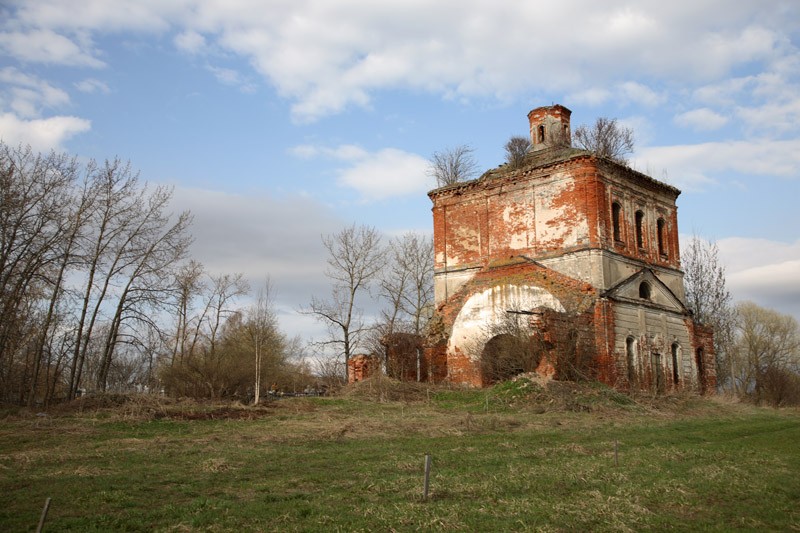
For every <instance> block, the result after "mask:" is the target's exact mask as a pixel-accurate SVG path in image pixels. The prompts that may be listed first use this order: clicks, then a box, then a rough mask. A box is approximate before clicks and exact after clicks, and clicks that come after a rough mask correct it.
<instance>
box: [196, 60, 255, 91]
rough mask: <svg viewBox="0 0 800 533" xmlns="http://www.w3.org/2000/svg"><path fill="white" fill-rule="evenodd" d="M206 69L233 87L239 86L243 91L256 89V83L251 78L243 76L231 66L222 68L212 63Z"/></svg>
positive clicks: (218, 79)
mask: <svg viewBox="0 0 800 533" xmlns="http://www.w3.org/2000/svg"><path fill="white" fill-rule="evenodd" d="M206 69H207V70H208V71H209V72H211V73H212V74H213V75H214V77H215V78H216V79H217V81H219V82H220V83H223V84H225V85H231V86H233V87H238V88H239V90H240V91H242V92H243V93H254V92H255V91H256V85H255V84H254V83H253V82H251V81H250V80H248V79H246V78H245V77H243V76H242V75H241V74H240V73H239V72H238V71H236V70H233V69H229V68H222V67H215V66H212V65H208V66H206Z"/></svg>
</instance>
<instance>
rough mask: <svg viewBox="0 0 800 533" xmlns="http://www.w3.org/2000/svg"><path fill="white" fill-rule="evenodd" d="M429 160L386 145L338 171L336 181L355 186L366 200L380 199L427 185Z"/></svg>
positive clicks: (423, 188) (416, 191)
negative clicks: (337, 179)
mask: <svg viewBox="0 0 800 533" xmlns="http://www.w3.org/2000/svg"><path fill="white" fill-rule="evenodd" d="M427 167H428V161H427V160H426V159H424V158H422V157H420V156H418V155H416V154H410V153H408V152H403V151H401V150H395V149H393V148H385V149H383V150H380V151H378V152H375V153H373V154H369V155H368V156H367V157H365V158H363V159H360V160H357V161H356V163H355V164H354V165H353V166H352V167H350V168H347V169H344V170H342V171H340V173H339V183H341V184H343V185H346V186H348V187H352V188H353V189H356V190H357V191H358V192H359V193H360V194H361V196H362V197H363V198H364V199H365V200H381V199H384V198H389V197H392V196H405V195H409V194H415V193H420V192H424V191H425V190H426V189H428V188H430V187H429V185H430V183H429V182H430V180H429V178H428V176H427V175H426V169H427Z"/></svg>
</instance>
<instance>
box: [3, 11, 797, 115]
mask: <svg viewBox="0 0 800 533" xmlns="http://www.w3.org/2000/svg"><path fill="white" fill-rule="evenodd" d="M798 9H799V8H798V6H796V5H793V4H787V3H786V2H783V1H781V0H764V1H761V2H755V1H743V2H736V3H735V5H726V6H725V9H724V13H721V10H720V9H719V6H718V5H717V4H716V3H713V2H711V3H704V2H700V3H695V4H693V5H692V6H691V7H690V8H689V7H686V6H677V5H672V4H664V3H663V2H655V1H645V2H640V3H637V4H636V5H635V6H633V5H632V4H631V3H630V2H627V1H624V0H612V1H610V2H605V3H588V2H577V3H575V2H562V3H559V4H550V5H547V6H542V5H540V4H531V3H519V2H516V1H514V0H495V1H493V2H486V1H482V0H460V1H456V0H442V1H440V2H435V3H431V2H424V1H422V0H412V1H404V2H399V1H387V2H372V1H367V0H349V1H344V2H319V1H315V0H296V1H293V2H278V3H273V4H272V5H271V6H270V9H264V8H263V5H262V3H261V2H258V1H256V0H238V1H224V2H223V1H221V0H216V1H205V2H198V1H196V0H178V1H175V2H161V1H156V0H118V1H115V2H106V1H103V0H86V1H85V2H82V4H81V16H75V13H74V7H73V6H72V2H67V1H64V0H41V1H39V2H32V3H29V4H25V5H24V6H23V7H19V8H18V9H17V11H16V13H15V15H16V18H15V20H14V21H13V24H9V25H10V26H14V28H15V29H14V31H13V32H10V33H7V34H5V35H6V42H5V48H6V50H7V52H8V53H9V54H10V55H12V56H14V57H17V58H26V57H27V58H29V60H48V61H51V62H60V63H63V64H84V65H89V66H91V65H94V66H100V64H101V63H100V62H99V60H98V59H96V54H95V52H94V51H93V50H92V49H91V40H89V39H84V40H83V42H81V40H80V39H78V38H77V35H78V34H79V33H81V32H83V33H85V34H86V35H90V36H91V35H93V34H96V33H100V32H103V33H108V32H115V31H125V30H134V31H158V32H164V31H167V30H168V29H172V30H174V31H175V32H177V37H175V44H176V46H178V47H179V48H181V49H182V50H185V51H190V52H196V53H198V52H200V51H202V50H204V49H214V50H216V51H223V52H232V53H234V54H237V55H239V56H241V57H243V58H244V59H246V60H247V61H249V62H250V63H251V64H252V65H253V66H254V68H255V69H256V70H257V71H258V72H259V73H260V74H261V75H262V76H263V77H264V78H265V79H266V80H268V81H269V83H271V84H272V85H273V86H274V87H275V88H276V89H277V90H278V92H279V93H280V94H281V95H282V96H284V97H286V98H288V99H290V100H291V101H292V102H293V108H292V109H293V113H294V116H295V118H296V119H298V120H301V121H308V120H315V119H318V118H320V117H323V116H326V115H330V114H333V113H338V112H341V111H342V110H345V109H347V108H349V107H351V106H361V107H369V106H370V105H371V102H372V98H373V94H374V93H375V92H376V91H380V90H383V89H394V88H402V89H412V90H420V91H426V92H433V93H436V94H439V95H441V96H443V97H445V98H456V99H465V98H466V99H471V98H476V97H477V98H484V97H491V98H496V99H499V100H500V101H504V100H505V99H506V98H508V97H509V96H513V95H518V94H522V93H529V92H530V91H536V92H540V93H541V92H549V93H553V92H560V93H562V94H563V93H577V94H582V97H583V98H584V100H583V101H587V102H588V101H594V102H598V101H600V100H601V99H603V98H604V96H605V93H604V92H603V91H604V90H607V88H614V87H616V88H615V89H614V91H615V92H616V93H618V94H619V95H620V97H622V98H628V99H630V100H631V101H633V102H635V103H639V104H644V105H658V104H659V103H660V102H662V101H663V98H664V94H663V93H662V91H661V90H660V89H658V87H663V86H668V85H672V84H675V83H686V82H688V83H690V84H696V83H718V82H720V80H721V79H722V78H724V77H725V76H727V75H729V74H730V73H731V72H732V71H734V69H737V68H741V69H752V68H753V66H754V65H756V66H757V67H756V68H759V67H760V68H762V69H763V70H768V69H769V68H774V69H785V68H787V67H786V65H790V64H791V62H789V61H787V59H786V58H788V57H792V56H795V55H797V51H796V49H795V48H794V47H793V45H792V44H791V40H790V39H791V37H792V36H793V35H794V29H795V28H794V24H793V22H792V21H793V20H797V19H798V18H800V13H798ZM558 21H561V23H559V22H558ZM567 22H568V23H567ZM565 28H566V29H565ZM37 32H39V36H40V37H41V38H34V35H35V34H36V33H37ZM59 32H60V33H59ZM64 35H75V36H76V37H75V38H74V40H71V39H68V38H67V37H64ZM23 41H26V42H27V43H28V44H29V46H25V45H23V44H22V42H23ZM48 42H49V43H51V44H47V43H48ZM45 50H46V51H47V53H45ZM51 50H52V51H53V52H54V53H50V51H51ZM222 79H223V80H224V77H223V78H222ZM631 79H647V80H648V81H647V83H646V85H645V84H644V83H635V84H631V83H630V80H631ZM765 83H766V81H765ZM588 84H592V86H594V87H596V89H594V90H592V91H589V92H586V91H584V89H583V88H584V87H586V86H587V85H588ZM623 103H624V102H623Z"/></svg>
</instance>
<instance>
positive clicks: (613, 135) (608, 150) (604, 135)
mask: <svg viewBox="0 0 800 533" xmlns="http://www.w3.org/2000/svg"><path fill="white" fill-rule="evenodd" d="M573 138H574V139H575V144H577V145H578V146H579V147H580V148H583V149H584V150H589V151H590V152H594V153H595V154H596V155H598V156H601V157H607V158H609V159H611V160H612V161H616V162H617V163H620V164H627V160H626V158H625V156H626V155H627V154H629V153H631V152H633V147H634V141H633V130H632V129H630V128H624V127H622V126H620V125H619V124H618V123H617V119H615V118H612V119H609V118H605V117H599V118H598V119H597V121H596V122H595V123H594V125H593V126H591V127H590V126H586V125H582V126H580V127H578V129H576V130H575V133H574V135H573Z"/></svg>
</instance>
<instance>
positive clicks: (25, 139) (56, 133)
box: [0, 113, 91, 152]
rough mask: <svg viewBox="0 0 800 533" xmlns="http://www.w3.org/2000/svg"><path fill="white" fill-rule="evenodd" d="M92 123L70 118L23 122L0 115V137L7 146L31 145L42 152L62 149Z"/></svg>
mask: <svg viewBox="0 0 800 533" xmlns="http://www.w3.org/2000/svg"><path fill="white" fill-rule="evenodd" d="M90 128H91V122H90V121H88V120H86V119H82V118H78V117H69V116H58V117H50V118H46V119H34V120H22V119H20V118H18V117H16V116H15V115H12V114H11V113H4V114H0V136H2V141H3V142H5V143H7V144H29V145H30V146H31V148H33V149H34V150H37V151H40V152H46V151H48V150H51V149H61V145H62V144H63V143H64V142H65V141H67V140H68V139H69V138H71V137H72V136H74V135H76V134H78V133H83V132H85V131H88V130H89V129H90Z"/></svg>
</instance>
